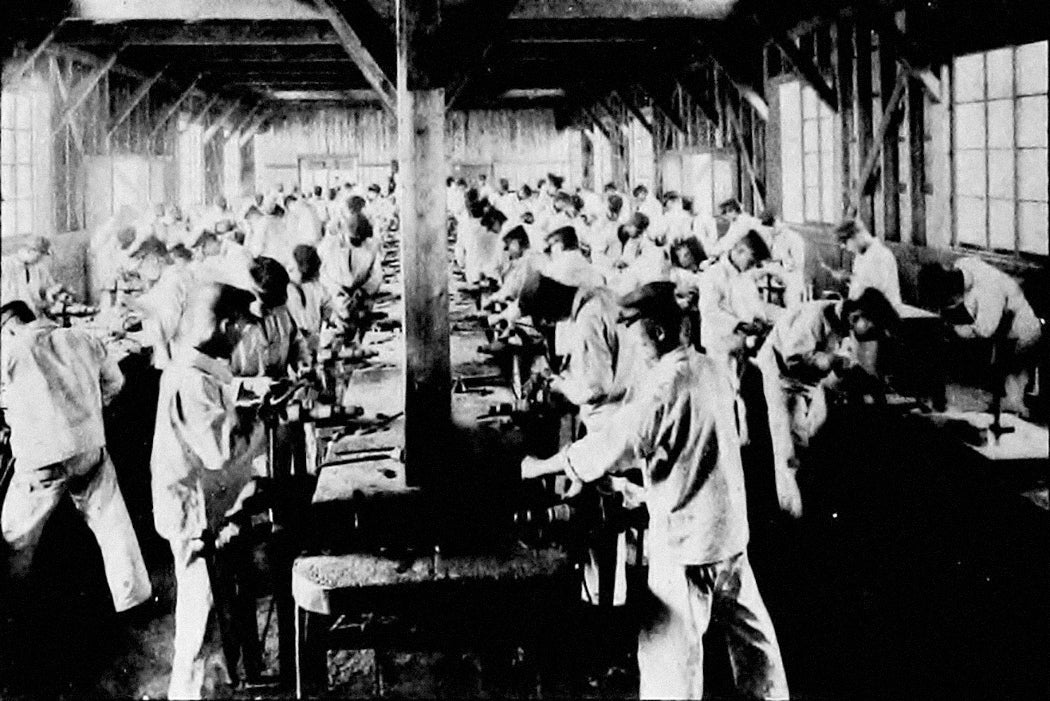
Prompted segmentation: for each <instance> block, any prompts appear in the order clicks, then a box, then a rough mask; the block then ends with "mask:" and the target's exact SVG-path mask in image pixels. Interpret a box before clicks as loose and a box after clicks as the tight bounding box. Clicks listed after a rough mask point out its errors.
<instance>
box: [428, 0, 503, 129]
mask: <svg viewBox="0 0 1050 701" xmlns="http://www.w3.org/2000/svg"><path fill="white" fill-rule="evenodd" d="M517 4H518V0H489V2H488V3H487V5H486V7H487V8H488V10H489V12H487V13H486V15H485V17H483V18H479V20H478V21H479V22H484V23H485V26H486V27H487V28H488V30H489V36H488V40H487V41H485V42H484V44H483V46H482V48H481V50H480V51H478V52H476V53H475V55H474V56H473V57H471V58H469V59H468V61H467V65H465V66H463V67H462V70H461V71H460V72H459V75H458V76H456V78H455V80H453V81H450V82H451V85H450V86H449V89H448V93H447V95H448V97H447V99H446V100H445V109H446V110H450V109H452V106H453V105H455V104H456V101H457V100H459V98H460V97H462V95H463V93H464V91H465V90H466V89H467V88H468V87H469V86H470V84H471V82H473V81H474V79H475V78H477V76H478V75H479V74H480V73H481V72H482V71H483V70H485V67H486V66H487V65H488V64H489V61H490V59H491V56H492V54H493V52H494V51H495V49H496V47H497V46H499V45H501V44H503V43H504V41H505V39H506V33H507V26H508V24H509V20H510V13H511V12H512V11H513V10H514V6H515V5H517Z"/></svg>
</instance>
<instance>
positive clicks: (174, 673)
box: [168, 539, 230, 699]
mask: <svg viewBox="0 0 1050 701" xmlns="http://www.w3.org/2000/svg"><path fill="white" fill-rule="evenodd" d="M169 543H170V544H171V554H172V556H173V557H174V560H175V653H174V657H173V658H172V661H171V679H170V681H169V682H168V698H169V699H199V698H201V697H202V696H203V695H204V694H205V693H206V691H207V690H206V689H205V681H206V676H207V674H206V672H207V668H208V665H209V661H210V660H214V666H215V667H216V675H215V676H216V681H219V682H223V683H227V684H228V683H229V682H230V676H229V672H228V671H227V669H226V663H225V660H224V659H223V658H222V656H221V654H220V653H221V649H220V648H221V645H215V644H212V642H211V639H212V636H213V635H214V632H215V631H214V630H213V627H212V626H211V625H210V621H211V620H212V619H213V616H212V611H213V609H214V605H213V604H214V601H213V599H212V592H211V579H210V577H209V576H208V565H207V562H206V561H205V560H204V557H203V556H202V555H201V549H202V548H203V545H204V543H203V542H202V541H201V540H199V539H193V540H189V539H186V540H171V541H169Z"/></svg>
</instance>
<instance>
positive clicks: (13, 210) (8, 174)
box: [0, 90, 34, 238]
mask: <svg viewBox="0 0 1050 701" xmlns="http://www.w3.org/2000/svg"><path fill="white" fill-rule="evenodd" d="M0 112H2V132H0V149H2V156H0V167H2V169H3V171H2V172H0V190H2V192H0V195H2V198H3V202H2V204H0V209H2V210H3V212H2V222H0V236H2V237H3V238H10V237H12V236H25V235H28V234H31V233H33V214H34V212H33V207H34V201H33V96H32V94H30V93H22V92H15V91H9V90H4V92H3V95H0Z"/></svg>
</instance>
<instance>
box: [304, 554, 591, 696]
mask: <svg viewBox="0 0 1050 701" xmlns="http://www.w3.org/2000/svg"><path fill="white" fill-rule="evenodd" d="M292 595H293V598H294V601H295V658H296V668H295V687H296V695H297V698H304V697H308V696H311V695H314V694H316V693H318V692H319V691H323V688H324V686H326V681H327V652H328V650H329V649H330V648H332V647H335V646H339V647H340V648H341V649H369V648H371V649H376V650H377V651H378V650H381V649H383V648H384V647H392V646H393V645H396V644H398V643H409V642H410V643H411V644H412V647H410V648H407V649H413V650H423V649H432V650H446V649H449V648H453V649H455V648H459V649H471V648H472V649H485V648H484V647H483V646H485V645H486V643H491V642H492V641H493V640H497V639H498V640H514V641H519V642H521V643H522V647H531V646H532V645H533V644H534V642H535V641H538V640H542V639H544V636H553V635H554V633H555V631H557V630H565V629H566V621H567V620H568V618H567V616H568V615H570V614H569V611H570V610H571V609H572V607H573V606H574V604H575V598H576V578H575V576H574V573H573V571H572V565H571V562H570V560H569V557H568V555H567V554H566V553H565V552H564V551H562V550H560V549H557V548H545V549H540V550H526V549H524V548H515V549H514V550H513V551H511V552H507V553H503V554H498V555H491V554H481V555H476V554H471V555H454V556H450V557H444V558H442V557H440V556H439V555H435V556H433V557H432V556H427V557H423V558H417V559H416V560H415V561H414V562H413V563H411V564H410V565H409V564H408V563H407V562H406V561H402V562H398V561H397V560H395V559H392V558H389V557H384V556H381V555H374V554H369V553H355V554H348V555H334V556H333V555H316V556H306V557H300V558H298V559H297V560H296V561H295V563H294V564H293V567H292ZM538 602H539V603H541V604H542V606H537V603H538ZM537 648H538V646H537ZM402 649H406V648H402ZM376 691H377V693H381V679H380V678H379V670H378V665H377V690H376Z"/></svg>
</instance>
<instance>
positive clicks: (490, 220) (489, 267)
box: [455, 190, 506, 285]
mask: <svg viewBox="0 0 1050 701" xmlns="http://www.w3.org/2000/svg"><path fill="white" fill-rule="evenodd" d="M467 202H468V204H467V215H466V217H465V218H463V219H461V220H460V222H459V227H458V228H457V230H456V246H455V258H456V262H457V263H458V264H459V265H460V267H461V268H462V270H463V274H464V276H465V277H466V280H467V283H469V284H471V285H475V284H477V283H479V282H481V280H482V279H483V278H493V277H495V276H496V274H497V272H496V271H497V269H498V268H499V262H500V251H501V246H500V239H499V229H500V228H502V226H503V223H504V222H505V221H506V219H505V218H503V214H502V213H501V212H499V211H498V210H492V208H491V207H490V206H489V204H488V202H486V201H485V200H483V199H481V198H480V196H479V195H478V192H477V190H469V191H468V192H467ZM497 214H498V216H497ZM493 228H495V231H493Z"/></svg>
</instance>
